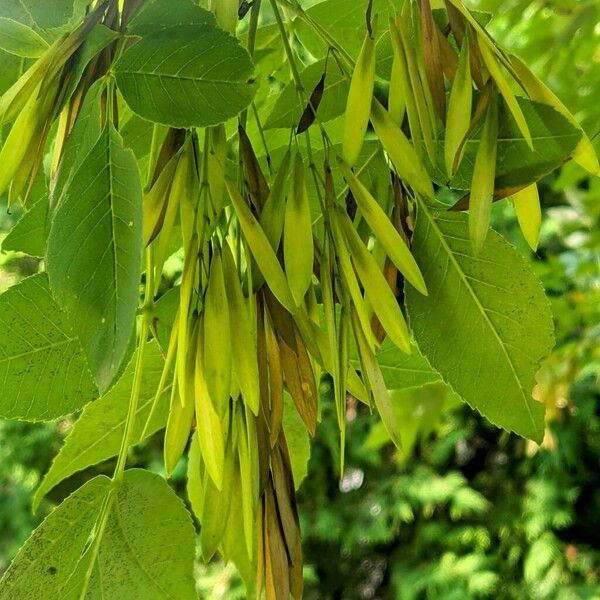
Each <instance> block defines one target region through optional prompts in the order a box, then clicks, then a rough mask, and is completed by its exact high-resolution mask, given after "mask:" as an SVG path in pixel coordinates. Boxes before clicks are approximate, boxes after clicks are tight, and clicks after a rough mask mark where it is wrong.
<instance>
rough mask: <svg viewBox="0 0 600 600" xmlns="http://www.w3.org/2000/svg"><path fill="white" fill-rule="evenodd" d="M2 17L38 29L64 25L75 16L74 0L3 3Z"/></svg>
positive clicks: (27, 0)
mask: <svg viewBox="0 0 600 600" xmlns="http://www.w3.org/2000/svg"><path fill="white" fill-rule="evenodd" d="M1 10H2V16H3V17H8V18H10V19H14V20H15V21H19V22H20V23H25V24H26V25H28V26H29V27H35V28H37V29H51V28H54V27H60V26H61V25H64V24H65V23H66V22H67V21H68V20H69V19H70V17H71V15H72V14H73V0H52V2H48V1H47V0H19V1H18V2H13V1H8V2H2V9H1Z"/></svg>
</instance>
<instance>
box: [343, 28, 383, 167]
mask: <svg viewBox="0 0 600 600" xmlns="http://www.w3.org/2000/svg"><path fill="white" fill-rule="evenodd" d="M375 58H376V57H375V39H374V38H372V37H371V36H370V35H369V32H367V34H366V35H365V39H364V42H363V45H362V48H361V50H360V53H359V55H358V59H357V61H356V66H355V67H354V71H353V73H352V79H351V81H350V91H349V92H348V101H347V103H346V112H345V116H344V139H343V144H342V154H343V156H344V160H345V161H346V162H347V163H348V164H349V165H354V164H355V163H356V161H357V160H358V157H359V155H360V150H361V148H362V145H363V140H364V139H365V133H366V131H367V126H368V124H369V113H370V111H371V98H372V96H373V87H374V84H375Z"/></svg>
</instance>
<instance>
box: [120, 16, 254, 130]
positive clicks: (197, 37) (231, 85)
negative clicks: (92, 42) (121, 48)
mask: <svg viewBox="0 0 600 600" xmlns="http://www.w3.org/2000/svg"><path fill="white" fill-rule="evenodd" d="M253 71H254V67H253V65H252V61H251V59H250V56H249V55H248V52H247V51H246V50H245V49H244V48H243V47H242V46H241V45H240V44H239V42H238V41H237V40H236V38H234V37H232V36H230V35H229V34H228V33H226V32H224V31H223V30H221V29H218V28H217V27H213V26H211V25H185V26H178V27H171V28H169V29H167V30H164V31H157V32H156V33H151V34H149V35H148V36H145V37H144V38H142V39H141V40H140V41H139V42H137V44H135V45H133V46H132V47H131V48H129V49H128V50H127V51H126V52H125V53H124V54H123V56H122V57H121V58H120V59H119V61H118V62H117V64H116V65H115V74H116V77H117V84H118V86H119V89H120V90H121V93H122V94H123V97H124V98H125V101H126V102H127V104H129V106H130V108H131V109H132V110H133V111H134V112H136V113H137V114H139V115H140V116H141V117H143V118H144V119H148V120H150V121H156V122H158V123H164V124H166V125H171V126H172V127H205V126H208V125H216V124H218V123H222V122H223V121H226V120H227V119H229V118H231V117H234V116H235V115H237V114H238V113H239V112H240V111H241V110H243V109H244V108H245V107H246V106H248V104H250V101H251V100H252V98H253V96H254V92H255V87H256V86H255V84H254V80H253V78H252V77H253Z"/></svg>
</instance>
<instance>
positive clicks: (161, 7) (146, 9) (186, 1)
mask: <svg viewBox="0 0 600 600" xmlns="http://www.w3.org/2000/svg"><path fill="white" fill-rule="evenodd" d="M216 24H217V21H216V19H215V16H214V14H213V13H212V12H210V11H208V10H205V9H203V8H201V7H200V6H198V5H197V4H194V3H193V2H191V1H190V0H177V2H173V0H153V1H152V2H146V3H145V4H144V5H143V6H142V10H140V12H139V13H138V14H137V15H136V16H135V17H134V18H133V19H132V20H131V23H129V25H128V26H127V31H128V32H129V33H131V34H133V35H141V36H144V35H149V34H151V33H156V32H157V31H162V30H164V29H168V28H170V27H177V26H180V25H216Z"/></svg>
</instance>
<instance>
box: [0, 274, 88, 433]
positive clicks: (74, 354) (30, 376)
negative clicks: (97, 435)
mask: <svg viewBox="0 0 600 600" xmlns="http://www.w3.org/2000/svg"><path fill="white" fill-rule="evenodd" d="M0 327H1V328H2V336H1V337H0V382H2V383H1V384H0V415H1V416H2V417H4V418H7V419H24V420H27V421H48V420H51V419H56V418H58V417H61V416H63V415H66V414H68V413H70V412H73V411H75V410H78V409H79V408H81V407H82V406H84V405H85V404H86V403H87V402H89V401H90V400H92V399H93V398H94V396H95V394H96V389H95V386H94V383H93V379H92V376H91V373H90V372H89V369H88V367H87V364H86V361H85V355H84V353H83V350H82V349H81V345H80V343H79V340H78V339H77V335H76V334H75V333H74V332H73V330H72V329H71V326H70V324H69V323H68V321H67V319H66V317H65V315H64V314H63V313H62V312H61V310H60V309H59V307H58V306H57V304H56V303H55V301H54V300H53V298H52V296H51V294H50V289H49V287H48V278H47V276H46V275H45V274H38V275H34V276H32V277H29V278H27V279H24V280H23V281H21V282H20V283H18V284H17V285H15V286H13V287H11V288H9V289H8V290H7V291H6V292H5V293H4V294H2V295H1V296H0Z"/></svg>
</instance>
